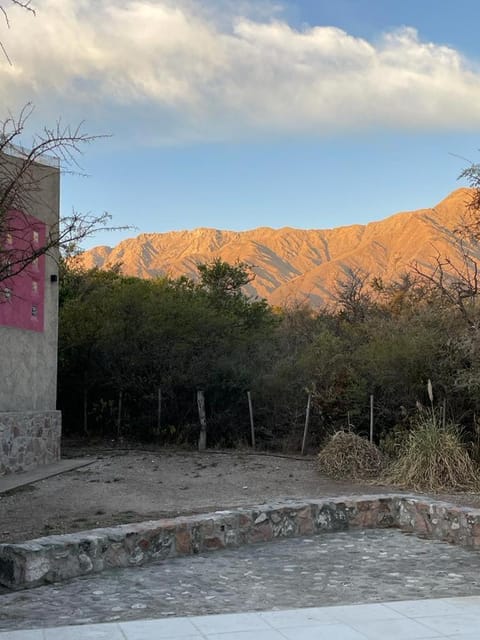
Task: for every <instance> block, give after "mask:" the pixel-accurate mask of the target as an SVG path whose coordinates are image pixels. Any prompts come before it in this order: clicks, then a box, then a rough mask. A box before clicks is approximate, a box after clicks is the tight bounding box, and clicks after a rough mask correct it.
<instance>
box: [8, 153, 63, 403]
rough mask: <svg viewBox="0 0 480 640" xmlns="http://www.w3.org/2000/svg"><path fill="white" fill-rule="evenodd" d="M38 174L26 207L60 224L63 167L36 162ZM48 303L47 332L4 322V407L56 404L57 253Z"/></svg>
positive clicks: (50, 262) (48, 271)
mask: <svg viewBox="0 0 480 640" xmlns="http://www.w3.org/2000/svg"><path fill="white" fill-rule="evenodd" d="M12 161H13V162H14V161H15V160H14V159H13V160H12ZM37 177H38V181H37V183H36V184H37V190H36V191H35V194H34V203H33V204H32V205H31V209H32V210H31V211H26V213H29V214H31V215H33V216H35V217H36V218H38V219H40V220H42V222H44V223H46V224H47V225H48V227H49V228H50V229H55V228H56V225H58V218H59V206H60V205H59V199H60V173H59V170H58V169H57V168H55V167H50V166H36V167H35V178H37ZM52 275H56V276H57V282H51V276H52ZM44 308H45V322H44V331H43V332H36V331H26V330H23V329H17V328H15V327H4V326H0V412H4V411H21V412H25V411H50V410H54V409H55V408H56V394H57V333H58V266H57V262H56V256H52V255H48V256H46V268H45V307H44Z"/></svg>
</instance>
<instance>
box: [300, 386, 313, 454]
mask: <svg viewBox="0 0 480 640" xmlns="http://www.w3.org/2000/svg"><path fill="white" fill-rule="evenodd" d="M311 404H312V393H311V391H309V392H308V400H307V412H306V414H305V428H304V430H303V440H302V456H303V455H305V444H306V442H307V433H308V423H309V422H310V405H311Z"/></svg>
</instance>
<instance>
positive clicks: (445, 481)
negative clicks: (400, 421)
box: [387, 412, 479, 492]
mask: <svg viewBox="0 0 480 640" xmlns="http://www.w3.org/2000/svg"><path fill="white" fill-rule="evenodd" d="M387 481H388V482H391V483H392V484H396V485H398V486H401V487H409V488H412V489H416V490H420V491H434V492H435V491H442V490H467V489H473V488H478V487H479V480H478V469H477V468H476V467H475V464H474V463H473V462H472V459H471V457H470V456H469V454H468V451H467V448H466V446H465V445H464V443H463V442H462V438H461V433H460V431H459V430H458V428H457V426H456V425H455V424H452V423H447V424H446V425H445V426H442V425H441V424H440V421H439V420H438V419H437V418H436V415H435V413H434V412H432V413H431V415H430V414H427V415H421V416H419V417H418V419H417V423H416V425H415V427H414V428H413V429H412V430H411V431H410V432H409V434H408V437H407V440H406V442H405V444H404V446H403V448H402V450H401V453H400V455H399V457H398V459H397V460H395V462H393V463H392V465H391V467H390V469H389V470H388V477H387Z"/></svg>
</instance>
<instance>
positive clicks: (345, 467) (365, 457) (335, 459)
mask: <svg viewBox="0 0 480 640" xmlns="http://www.w3.org/2000/svg"><path fill="white" fill-rule="evenodd" d="M384 464H385V459H384V456H383V455H382V453H381V451H380V450H379V449H378V447H376V446H375V445H374V444H371V443H370V442H369V441H368V440H365V438H361V437H360V436H357V435H356V434H355V433H353V432H352V431H337V432H336V433H334V434H333V436H332V437H331V438H330V440H329V441H328V442H327V444H326V446H325V447H324V448H323V449H322V450H321V451H320V453H319V454H318V468H319V470H320V472H321V473H325V474H326V475H328V476H330V477H331V478H354V479H357V478H358V479H360V478H371V477H372V476H377V475H378V474H379V473H380V472H381V471H382V469H383V467H384Z"/></svg>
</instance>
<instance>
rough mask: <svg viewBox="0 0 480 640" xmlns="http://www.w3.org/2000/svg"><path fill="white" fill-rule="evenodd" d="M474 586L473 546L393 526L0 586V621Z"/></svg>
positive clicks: (27, 623) (366, 598)
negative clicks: (17, 588) (13, 587)
mask: <svg viewBox="0 0 480 640" xmlns="http://www.w3.org/2000/svg"><path fill="white" fill-rule="evenodd" d="M479 594H480V554H477V553H475V552H472V551H467V550H465V549H462V548H460V547H456V546H452V545H449V544H447V543H444V542H437V541H431V540H420V539H418V538H416V537H413V536H408V535H405V534H403V533H401V532H399V531H396V530H374V531H357V532H342V533H332V534H325V535H320V536H314V537H311V538H295V539H288V540H281V541H277V542H271V543H267V544H259V545H254V546H249V547H243V548H240V549H236V550H226V551H216V552H214V553H211V554H202V555H198V556H189V557H182V558H176V559H173V560H169V561H166V562H163V563H158V564H151V565H148V566H145V567H138V568H132V569H116V570H111V571H107V572H105V573H102V574H99V575H98V576H93V577H85V578H76V579H74V580H72V581H70V582H67V583H63V584H61V585H58V584H57V585H52V586H44V587H38V588H36V589H31V590H28V591H21V592H15V593H11V592H9V593H5V591H4V592H3V593H2V594H0V630H12V629H28V628H33V627H47V626H57V625H67V624H85V623H92V622H107V621H116V620H122V621H123V620H132V619H139V618H160V617H165V616H188V615H199V614H211V613H228V612H240V611H255V610H265V609H284V608H298V607H316V606H323V605H334V604H353V603H371V602H381V601H390V600H406V599H416V598H437V597H445V596H467V595H479Z"/></svg>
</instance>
